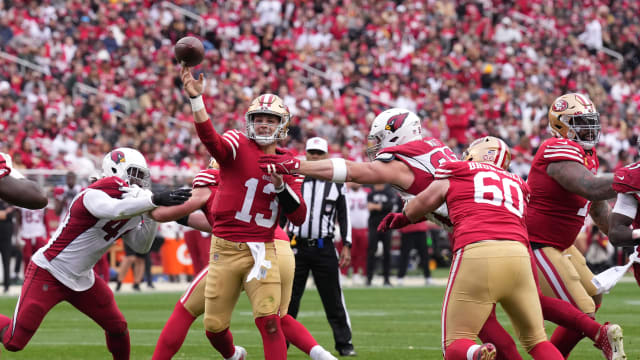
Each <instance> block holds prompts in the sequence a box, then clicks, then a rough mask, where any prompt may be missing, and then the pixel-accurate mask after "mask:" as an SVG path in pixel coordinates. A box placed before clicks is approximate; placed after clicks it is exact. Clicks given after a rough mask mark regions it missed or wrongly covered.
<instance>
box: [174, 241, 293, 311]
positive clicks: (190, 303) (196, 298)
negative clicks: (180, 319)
mask: <svg viewBox="0 0 640 360" xmlns="http://www.w3.org/2000/svg"><path fill="white" fill-rule="evenodd" d="M274 241H275V244H276V255H277V256H278V268H279V270H280V283H281V284H282V286H281V290H280V294H281V295H280V317H283V316H285V315H287V310H288V309H289V302H290V301H291V290H292V287H293V275H294V272H295V266H296V260H295V257H294V255H293V251H291V245H289V241H287V240H278V239H275V240H274ZM208 273H209V268H208V267H206V268H205V269H204V270H202V271H201V272H200V273H199V274H198V275H196V277H195V278H194V279H193V281H192V282H191V284H189V287H188V288H187V291H185V292H184V294H183V295H182V297H181V298H180V302H181V303H182V305H183V306H184V307H185V309H187V311H188V312H189V313H190V314H191V315H193V316H194V317H198V316H200V315H202V314H204V288H205V284H206V283H207V282H206V278H207V274H208Z"/></svg>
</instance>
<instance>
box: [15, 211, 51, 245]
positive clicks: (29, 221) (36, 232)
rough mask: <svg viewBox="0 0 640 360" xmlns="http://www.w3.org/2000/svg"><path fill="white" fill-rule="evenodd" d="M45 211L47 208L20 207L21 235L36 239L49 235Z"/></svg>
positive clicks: (25, 237)
mask: <svg viewBox="0 0 640 360" xmlns="http://www.w3.org/2000/svg"><path fill="white" fill-rule="evenodd" d="M44 212H45V209H38V210H29V209H24V208H20V237H22V238H24V239H35V238H38V237H46V236H47V227H46V226H45V224H44Z"/></svg>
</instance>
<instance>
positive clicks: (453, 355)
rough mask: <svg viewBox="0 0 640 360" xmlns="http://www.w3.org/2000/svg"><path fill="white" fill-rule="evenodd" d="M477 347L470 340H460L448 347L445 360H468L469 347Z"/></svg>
mask: <svg viewBox="0 0 640 360" xmlns="http://www.w3.org/2000/svg"><path fill="white" fill-rule="evenodd" d="M473 345H477V344H476V342H475V341H472V340H470V339H458V340H456V341H454V342H452V343H451V344H450V345H449V346H447V348H446V351H445V352H444V354H445V356H444V360H467V351H468V350H469V347H471V346H473Z"/></svg>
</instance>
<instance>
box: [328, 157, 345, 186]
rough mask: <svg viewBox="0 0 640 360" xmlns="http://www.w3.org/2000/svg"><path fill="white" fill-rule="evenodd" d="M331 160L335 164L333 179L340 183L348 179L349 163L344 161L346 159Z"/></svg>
mask: <svg viewBox="0 0 640 360" xmlns="http://www.w3.org/2000/svg"><path fill="white" fill-rule="evenodd" d="M330 161H331V164H332V165H333V175H332V176H331V181H333V182H336V183H340V184H342V183H344V182H345V181H347V163H346V162H345V161H344V159H341V158H333V159H330Z"/></svg>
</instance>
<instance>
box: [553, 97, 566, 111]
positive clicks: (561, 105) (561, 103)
mask: <svg viewBox="0 0 640 360" xmlns="http://www.w3.org/2000/svg"><path fill="white" fill-rule="evenodd" d="M568 107H569V103H567V101H566V100H564V99H560V100H558V101H556V102H555V103H554V104H553V111H555V112H562V111H565V110H567V108H568Z"/></svg>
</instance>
